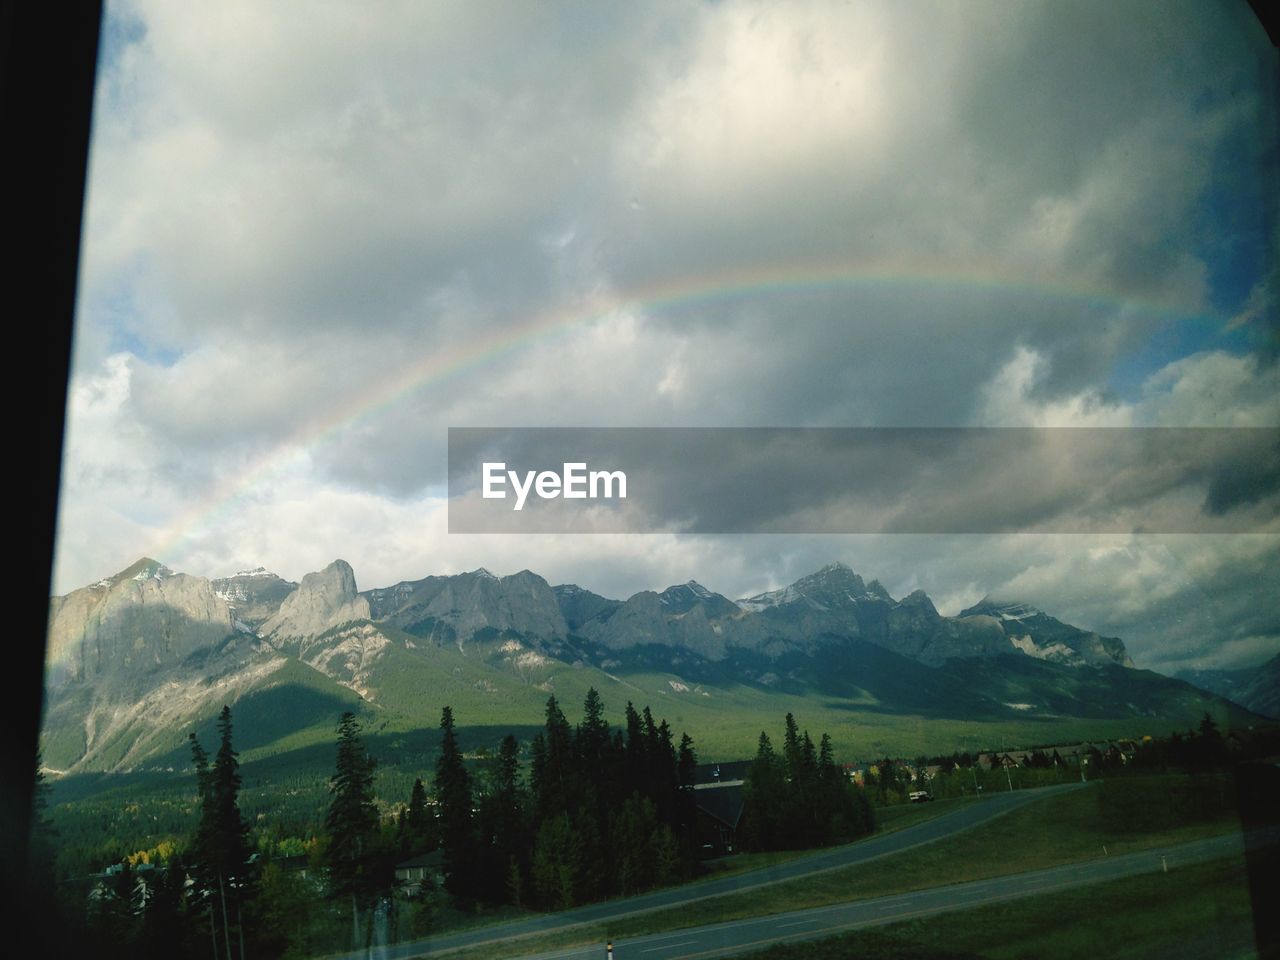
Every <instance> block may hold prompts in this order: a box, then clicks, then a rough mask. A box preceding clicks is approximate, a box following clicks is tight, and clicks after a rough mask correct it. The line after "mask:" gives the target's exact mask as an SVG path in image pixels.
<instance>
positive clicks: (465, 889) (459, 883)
mask: <svg viewBox="0 0 1280 960" xmlns="http://www.w3.org/2000/svg"><path fill="white" fill-rule="evenodd" d="M440 730H441V731H442V733H441V738H440V756H439V757H438V758H436V783H435V790H436V802H437V803H438V804H439V807H440V836H441V846H442V849H443V851H444V886H445V889H446V890H448V891H449V892H450V893H451V894H453V895H454V896H455V897H462V898H467V897H474V896H475V895H476V889H475V881H476V872H477V871H476V852H477V851H476V840H475V823H474V821H473V817H472V812H471V808H472V802H473V798H472V793H471V778H470V776H468V774H467V768H466V765H465V764H464V763H463V762H462V751H461V750H459V749H458V740H457V736H456V735H455V734H454V729H453V710H451V709H450V708H449V707H445V708H444V710H443V712H442V713H441V715H440Z"/></svg>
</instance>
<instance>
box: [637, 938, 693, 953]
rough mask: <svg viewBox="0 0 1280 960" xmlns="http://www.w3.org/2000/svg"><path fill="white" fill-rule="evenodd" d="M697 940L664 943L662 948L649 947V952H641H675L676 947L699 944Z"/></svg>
mask: <svg viewBox="0 0 1280 960" xmlns="http://www.w3.org/2000/svg"><path fill="white" fill-rule="evenodd" d="M697 942H698V941H697V940H684V941H681V942H680V943H664V944H663V945H662V946H660V947H649V949H647V950H641V951H640V952H641V953H653V952H654V951H655V950H674V949H675V948H676V947H687V946H689V944H691V943H697Z"/></svg>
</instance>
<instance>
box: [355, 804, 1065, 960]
mask: <svg viewBox="0 0 1280 960" xmlns="http://www.w3.org/2000/svg"><path fill="white" fill-rule="evenodd" d="M1084 786H1086V785H1085V784H1082V783H1069V784H1061V785H1058V786H1053V787H1041V788H1039V789H1035V790H1016V791H1013V792H1010V793H1000V794H992V795H990V796H988V797H984V798H983V799H982V800H981V801H980V802H978V803H971V804H968V805H966V806H963V807H961V808H960V809H958V810H955V811H953V812H951V813H947V814H943V815H942V816H940V817H935V818H934V819H932V820H926V821H925V822H924V823H919V824H916V825H915V826H912V827H906V828H904V829H902V830H897V831H895V832H893V833H888V834H884V835H882V836H877V837H871V838H870V839H867V840H859V841H857V842H855V843H850V844H845V845H844V846H840V847H832V848H829V849H827V850H823V851H820V852H818V853H814V854H811V855H809V856H804V857H797V858H796V859H795V860H788V861H787V862H786V863H780V864H776V865H774V866H770V867H762V868H761V869H759V870H751V871H748V872H746V873H739V874H735V875H734V876H731V877H723V878H721V879H718V880H707V881H704V882H702V883H696V884H693V885H686V886H682V887H671V888H668V889H664V890H655V891H653V892H652V893H646V894H641V895H640V896H636V897H626V898H623V899H618V900H608V901H605V902H604V903H593V904H589V905H587V906H585V907H577V908H575V909H573V910H566V911H564V912H562V913H553V914H544V915H541V916H536V917H530V918H528V919H524V920H516V921H512V922H510V923H500V924H494V925H492V926H487V927H481V928H479V929H477V930H468V931H462V932H459V933H454V934H444V935H442V936H438V937H428V938H426V939H423V940H415V941H413V942H412V943H401V944H396V945H394V946H387V947H378V948H375V951H374V952H375V955H376V956H378V957H381V958H386V960H407V958H410V957H426V956H430V955H433V954H437V953H443V952H445V951H448V950H456V949H458V948H460V947H474V946H478V945H480V944H483V943H492V942H496V941H507V940H511V939H513V938H515V937H523V936H527V935H529V934H535V933H550V932H552V931H558V930H564V929H567V928H569V927H576V926H580V925H582V924H585V923H598V922H601V921H606V920H615V919H617V918H619V917H625V916H630V915H631V914H636V913H648V912H650V911H652V910H661V909H664V908H666V907H675V906H683V905H685V904H688V903H694V902H696V901H698V900H705V899H707V898H709V897H718V896H723V895H724V894H726V893H739V892H741V891H743V890H752V889H754V888H756V887H762V886H767V885H769V884H773V883H781V882H783V881H786V880H795V879H797V878H799V877H806V876H811V875H813V874H815V873H825V872H826V871H828V870H839V869H842V868H844V867H850V866H855V865H857V864H862V863H867V862H868V861H871V860H876V859H878V858H880V857H887V856H890V855H892V854H897V853H902V852H903V851H904V850H910V849H912V848H913V847H918V846H922V845H924V844H926V843H934V842H936V841H938V840H942V839H945V838H947V837H951V836H954V835H956V834H957V833H961V832H963V831H965V830H970V829H972V828H974V827H977V826H980V825H982V824H984V823H987V822H989V821H991V820H995V819H996V818H997V817H1002V816H1004V815H1005V814H1007V813H1009V812H1010V811H1012V810H1016V809H1017V808H1018V807H1022V806H1025V805H1026V804H1028V803H1031V802H1033V801H1035V800H1039V799H1041V798H1043V797H1047V796H1050V795H1053V794H1056V793H1063V792H1065V791H1069V790H1078V789H1081V788H1082V787H1084ZM601 952H602V951H601ZM343 956H344V958H351V960H355V958H358V957H365V956H368V954H367V953H366V952H364V951H360V952H358V953H351V954H345V955H343ZM556 956H560V955H559V954H557V955H556ZM565 956H568V954H566V955H565ZM628 956H637V954H635V953H634V952H632V951H628ZM667 956H668V955H666V954H662V955H655V956H654V957H653V958H652V960H666V957H667ZM640 960H645V958H640Z"/></svg>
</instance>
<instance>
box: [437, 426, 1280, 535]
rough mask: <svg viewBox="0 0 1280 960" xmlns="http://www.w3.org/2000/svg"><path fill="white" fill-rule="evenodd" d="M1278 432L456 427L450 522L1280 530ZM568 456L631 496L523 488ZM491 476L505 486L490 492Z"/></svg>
mask: <svg viewBox="0 0 1280 960" xmlns="http://www.w3.org/2000/svg"><path fill="white" fill-rule="evenodd" d="M1278 441H1280V431H1277V430H1276V429H1270V428H1241V429H1231V428H1212V427H1210V428H1183V429H1178V428H1129V429H1115V428H957V429H946V428H919V429H900V428H867V429H839V428H826V429H823V428H808V429H796V428H741V429H717V428H683V429H663V428H655V429H626V428H622V429H608V428H605V429H589V428H586V429H576V430H575V429H556V428H552V429H545V430H538V429H523V430H515V431H507V430H501V429H479V430H477V429H471V430H468V429H456V430H451V431H450V432H449V493H450V506H449V509H450V530H451V532H453V533H491V532H500V531H501V532H511V533H522V532H523V533H534V532H540V533H551V532H574V531H575V530H584V529H586V530H590V529H592V526H591V525H590V524H596V526H595V527H594V529H596V530H597V531H605V530H607V531H613V532H637V533H651V532H683V533H765V532H774V533H941V534H946V533H994V532H1029V531H1036V532H1042V533H1044V532H1071V533H1115V532H1134V531H1137V532H1146V533H1183V532H1202V533H1208V532H1257V531H1262V530H1269V531H1274V530H1275V529H1276V521H1277V517H1278V516H1280V470H1277V461H1278V460H1280V458H1278V457H1277V446H1278ZM567 463H580V464H583V465H584V466H583V467H581V468H579V471H580V472H586V471H621V472H622V473H624V474H625V475H626V478H627V493H626V502H625V503H622V502H621V501H620V500H619V502H617V503H606V504H599V503H596V502H595V501H594V500H593V499H590V498H584V499H582V500H581V501H578V502H574V503H569V502H568V500H567V499H563V498H561V497H560V495H559V491H558V487H553V488H552V490H551V494H550V496H549V498H548V497H540V496H539V495H538V493H537V492H536V491H534V492H528V491H526V492H525V493H519V494H518V493H517V491H516V490H515V487H516V485H517V481H519V484H520V485H521V486H522V487H527V486H528V480H527V479H525V478H527V477H528V476H530V475H533V474H540V473H543V472H547V473H549V474H553V475H556V476H558V477H563V475H564V473H565V470H566V468H565V466H564V465H565V464H567ZM486 464H488V466H486ZM496 464H501V466H495V465H496ZM511 472H514V473H515V474H516V478H511V477H510V473H511ZM486 475H488V476H490V477H494V476H496V477H498V478H499V479H500V484H501V485H500V486H499V487H496V488H495V489H494V490H493V491H488V492H491V493H499V494H501V496H500V497H499V496H487V495H486V494H485V493H484V492H482V490H483V489H484V486H485V479H484V478H485V477H486ZM1224 488H1229V492H1224ZM1206 491H1207V492H1206ZM517 496H519V503H518V504H517ZM604 499H609V498H607V497H606V498H604ZM600 506H605V507H616V508H617V509H613V510H610V511H607V512H606V513H604V514H600V513H599V511H598V508H599V507H600ZM1246 508H1247V509H1246ZM584 511H586V512H589V513H590V514H591V520H590V522H589V523H587V522H585V521H584V516H585V514H584Z"/></svg>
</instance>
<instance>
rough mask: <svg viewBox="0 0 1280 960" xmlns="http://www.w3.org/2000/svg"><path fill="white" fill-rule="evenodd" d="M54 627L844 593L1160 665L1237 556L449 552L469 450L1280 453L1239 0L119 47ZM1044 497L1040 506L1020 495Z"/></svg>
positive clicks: (1248, 591)
mask: <svg viewBox="0 0 1280 960" xmlns="http://www.w3.org/2000/svg"><path fill="white" fill-rule="evenodd" d="M99 70H100V72H99V86H98V94H97V105H96V113H95V118H94V135H93V146H92V154H91V160H90V182H89V190H88V195H87V219H86V228H85V229H86V234H85V244H84V261H83V265H82V271H81V286H80V308H79V314H78V325H77V332H76V343H75V358H74V370H73V380H72V387H71V395H70V398H69V427H68V431H69V432H68V438H67V454H66V461H65V464H64V477H63V490H62V509H61V516H60V526H59V535H58V554H57V564H56V572H55V589H56V590H57V591H58V592H66V591H68V590H71V589H73V588H75V587H77V586H80V585H82V584H84V583H87V582H91V581H93V580H96V579H98V578H100V577H102V576H105V575H108V574H110V573H112V572H114V571H116V570H119V569H121V568H123V567H124V566H126V565H128V564H129V563H130V562H132V561H133V560H135V559H136V558H137V557H139V556H141V555H144V554H145V555H150V556H154V557H156V558H157V559H160V560H162V561H164V562H166V563H168V564H169V565H170V566H173V567H175V568H178V569H182V570H185V571H188V572H192V573H199V574H204V575H210V576H215V575H226V574H229V573H231V572H234V571H235V570H237V569H242V568H246V567H252V566H257V565H259V564H261V565H265V566H267V567H268V568H270V569H272V570H274V571H276V572H278V573H280V574H281V575H283V576H286V577H289V578H291V579H297V578H299V577H301V576H302V575H303V574H304V573H306V572H308V571H309V570H313V569H318V568H319V567H321V566H323V565H325V564H326V563H328V562H329V561H330V560H332V559H333V558H335V557H338V556H341V557H344V558H345V559H347V560H348V561H350V562H351V563H352V565H353V566H354V568H355V570H356V575H357V578H358V580H359V583H360V585H361V586H362V587H371V586H379V585H385V584H388V583H392V582H395V581H397V580H400V579H409V578H417V577H421V576H425V575H427V574H429V573H448V572H456V571H460V570H466V569H473V568H475V567H476V566H480V565H483V566H486V567H488V568H490V569H492V570H494V571H495V572H499V573H508V572H515V571H517V570H519V569H521V568H524V567H528V568H530V569H533V570H535V571H537V572H539V573H541V574H543V575H544V576H546V577H547V578H548V579H549V580H551V581H552V582H553V583H558V582H566V581H574V582H577V583H580V584H582V585H583V586H586V587H588V588H590V589H593V590H596V591H597V592H601V593H605V594H608V595H612V596H626V595H629V594H630V593H632V592H634V591H636V590H640V589H648V588H662V587H664V586H666V585H668V584H670V583H676V582H683V581H685V580H687V579H690V578H696V579H698V580H699V581H700V582H703V583H705V584H706V585H707V586H709V587H711V588H712V589H715V590H718V591H720V592H723V593H725V594H728V595H730V596H735V597H736V596H743V595H746V594H749V593H754V592H757V591H759V590H763V589H767V588H771V587H774V586H778V585H780V584H782V583H786V582H789V581H790V580H793V579H795V578H796V577H798V576H800V575H802V574H804V573H807V572H810V571H811V570H813V569H815V568H816V567H818V566H820V565H822V564H823V563H826V562H828V561H830V560H833V559H840V560H843V561H845V562H847V563H849V564H850V565H852V566H853V567H854V569H856V570H858V571H859V572H861V573H863V574H864V575H865V576H867V577H868V578H870V577H878V578H880V579H881V580H882V581H883V582H884V583H885V585H886V586H887V587H888V588H889V590H890V591H891V592H893V593H894V594H895V595H901V594H904V593H906V592H909V591H910V590H912V589H915V588H917V587H923V588H924V589H926V590H927V591H928V592H929V593H930V594H931V595H932V596H933V597H934V598H935V600H936V602H937V604H938V606H939V608H940V609H941V610H942V611H943V612H944V613H955V612H957V611H958V610H959V609H961V608H962V607H963V606H965V605H967V604H968V603H972V602H974V601H976V600H977V599H979V598H980V597H981V596H982V595H984V594H986V593H993V594H996V595H1002V596H1010V597H1013V596H1016V597H1018V598H1020V599H1025V600H1028V601H1030V602H1033V603H1036V604H1037V605H1039V606H1041V607H1043V608H1045V609H1047V610H1048V611H1049V612H1051V613H1054V614H1055V615H1057V616H1059V617H1061V618H1063V619H1066V620H1069V621H1071V622H1074V623H1077V624H1080V625H1082V626H1086V627H1089V628H1092V629H1097V630H1101V631H1103V632H1107V633H1113V634H1118V635H1120V636H1123V637H1124V638H1125V639H1126V640H1127V641H1128V643H1129V645H1130V648H1131V650H1132V653H1133V655H1134V657H1135V659H1136V660H1137V661H1138V662H1139V663H1140V664H1141V665H1144V666H1151V667H1157V668H1161V669H1175V668H1177V667H1180V666H1189V665H1202V666H1219V665H1221V666H1235V665H1248V664H1251V663H1255V662H1258V661H1260V660H1261V659H1263V658H1265V657H1266V656H1270V655H1272V654H1274V653H1275V652H1276V651H1277V650H1278V649H1280V607H1278V605H1277V604H1276V602H1275V600H1274V598H1275V597H1276V596H1280V574H1278V573H1277V570H1280V533H1278V532H1277V531H1278V530H1280V527H1277V525H1276V524H1275V523H1274V522H1272V523H1271V524H1269V525H1267V524H1264V525H1263V526H1262V530H1263V532H1258V533H1253V534H1233V535H1218V534H1214V535H1209V534H1200V535H1191V536H1157V535H1152V534H1143V535H1133V534H1108V535H1054V536H1046V535H1031V534H1019V535H1004V536H978V535H970V536H947V537H941V536H924V535H904V534H899V535H876V536H833V535H828V536H818V535H807V536H783V535H767V536H766V535H751V536H717V537H710V536H707V537H692V536H685V537H679V536H674V535H630V536H628V535H617V536H612V535H597V536H568V535H559V536H553V535H538V536H534V535H523V536H521V535H501V536H499V535H484V536H480V535H474V536H461V535H452V536H451V535H449V534H448V533H447V529H446V528H447V524H446V512H445V510H446V507H445V502H446V498H445V486H444V485H445V479H446V457H445V441H446V431H447V428H449V427H451V426H453V427H459V426H485V427H493V426H499V427H506V426H733V427H741V426H855V427H863V426H876V427H881V426H890V427H896V426H1081V425H1088V426H1108V427H1123V426H1197V427H1218V426H1254V427H1259V426H1260V427H1276V426H1280V368H1278V366H1277V359H1278V355H1280V340H1278V339H1277V329H1278V324H1277V302H1276V296H1277V293H1278V292H1280V281H1278V278H1277V274H1276V263H1277V262H1278V261H1280V257H1278V256H1277V253H1278V251H1277V246H1278V240H1280V212H1278V206H1280V195H1278V192H1277V179H1276V169H1277V144H1278V137H1277V101H1276V93H1275V91H1276V88H1277V86H1276V85H1277V58H1276V53H1275V48H1273V47H1271V46H1270V44H1269V43H1268V41H1267V38H1266V36H1265V34H1264V33H1263V32H1262V30H1261V29H1260V27H1259V26H1258V25H1257V23H1256V22H1255V21H1254V20H1253V18H1252V15H1251V14H1250V13H1249V10H1248V7H1247V6H1246V5H1245V4H1243V3H1232V2H1226V0H1224V2H1222V3H1218V4H1185V5H1182V4H1180V5H1169V4H1154V3H1150V4H1145V3H1144V4H1139V3H1123V4H1116V3H1113V2H1107V3H1097V4H1093V3H1073V4H1069V5H1068V4H1054V3H1033V2H1027V3H1019V4H1006V3H999V4H996V3H990V4H987V3H970V4H954V3H944V4H933V3H925V2H912V3H907V4H904V3H897V2H893V3H874V2H857V3H852V4H849V3H826V2H793V3H786V4H781V3H750V2H746V3H740V2H720V3H707V4H701V5H699V4H691V3H688V2H673V3H661V2H654V3H645V4H601V3H587V2H583V3H576V4H570V3H555V4H532V3H528V4H512V3H501V4H499V3H482V2H481V3H466V4H448V5H445V4H424V3H416V2H405V3H382V4H378V5H376V6H373V7H370V6H369V5H366V4H356V3H341V2H330V3H323V4H308V5H306V6H305V8H304V7H302V6H299V5H293V4H259V3H249V2H228V3H223V4H217V5H210V6H205V7H192V6H190V5H185V4H183V5H175V4H169V3H163V2H159V0H155V2H147V0H141V2H119V3H109V4H108V16H107V22H106V24H105V29H104V37H103V48H102V60H101V64H100V68H99ZM1030 482H1035V480H1034V479H1032V480H1030Z"/></svg>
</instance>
